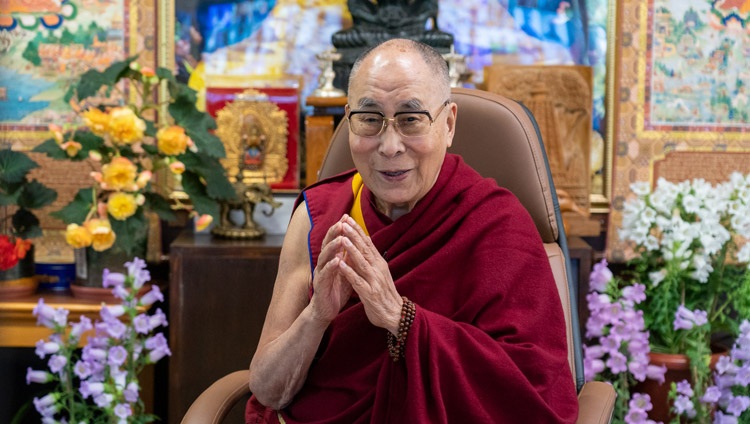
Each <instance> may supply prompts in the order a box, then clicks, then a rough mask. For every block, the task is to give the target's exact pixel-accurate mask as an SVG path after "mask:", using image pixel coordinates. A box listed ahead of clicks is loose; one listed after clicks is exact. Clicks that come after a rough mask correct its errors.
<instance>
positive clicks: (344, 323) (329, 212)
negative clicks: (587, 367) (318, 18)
mask: <svg viewBox="0 0 750 424" xmlns="http://www.w3.org/2000/svg"><path fill="white" fill-rule="evenodd" d="M450 94H451V93H450V85H449V77H448V68H447V66H446V63H445V61H444V60H443V58H442V57H441V56H440V54H438V53H437V52H436V51H434V50H433V49H431V48H430V47H427V46H426V45H422V44H419V43H417V42H413V41H409V40H403V39H397V40H390V41H387V42H385V43H383V44H381V45H379V46H377V47H375V48H374V49H372V50H370V51H368V52H366V53H364V54H363V56H362V57H361V58H359V59H358V60H357V62H356V63H355V64H354V67H353V68H352V72H351V79H350V85H349V94H348V101H349V104H348V105H347V107H346V118H347V119H348V120H349V125H350V133H349V145H350V147H351V152H352V157H353V159H354V163H355V165H356V169H355V170H352V171H350V172H346V173H344V174H341V175H338V176H335V177H332V178H330V179H326V180H323V181H320V182H318V183H316V184H314V185H312V186H310V187H308V188H307V189H305V190H304V191H303V193H302V195H301V198H300V200H299V205H298V206H297V208H296V210H295V212H294V214H293V216H292V219H291V221H290V224H289V229H288V232H287V235H286V238H285V240H284V245H283V248H282V253H281V259H280V264H279V271H278V277H277V279H276V285H275V287H274V292H273V297H272V300H271V304H270V306H269V309H268V314H267V316H266V321H265V324H264V327H263V332H262V334H261V337H260V342H259V345H258V350H257V351H256V353H255V356H254V357H253V360H252V363H251V364H250V389H251V391H252V392H253V397H252V398H251V399H250V401H249V402H248V405H247V409H246V416H245V418H246V422H248V423H259V422H271V423H278V422H282V423H283V422H286V423H346V424H351V423H370V422H371V423H398V422H405V423H561V422H573V421H575V418H576V415H577V399H576V393H575V388H574V384H573V378H572V376H571V375H570V370H569V367H568V364H567V356H566V355H567V354H566V344H565V343H566V341H565V328H564V318H563V311H562V306H561V305H560V300H559V296H558V294H557V291H556V288H555V284H554V280H553V276H552V272H551V270H550V267H549V262H548V259H547V256H546V254H545V251H544V248H543V246H542V241H541V239H540V237H539V235H538V233H537V231H536V228H535V226H534V224H533V222H532V220H531V218H530V217H529V215H528V213H527V212H526V210H525V209H524V208H523V206H522V205H521V204H520V203H519V201H518V200H517V199H516V198H515V197H514V196H513V195H512V194H511V193H510V192H509V191H508V190H506V189H503V188H500V187H498V186H497V184H496V183H495V182H494V180H490V179H485V178H482V177H481V176H480V175H479V174H478V173H477V172H476V171H474V170H473V169H471V168H470V167H468V166H467V165H466V164H465V163H464V162H463V161H462V159H461V158H460V157H459V156H455V155H452V154H447V149H448V147H449V146H450V145H451V143H452V140H453V135H454V132H455V128H456V116H457V106H456V104H455V103H452V102H451V100H450ZM498 136H499V137H502V134H498Z"/></svg>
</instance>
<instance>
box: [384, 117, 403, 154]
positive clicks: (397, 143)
mask: <svg viewBox="0 0 750 424" xmlns="http://www.w3.org/2000/svg"><path fill="white" fill-rule="evenodd" d="M405 149H406V147H405V146H404V143H403V142H402V140H401V134H399V133H398V131H396V127H395V126H394V125H393V121H386V127H385V128H384V129H383V132H382V133H380V144H379V145H378V153H380V154H381V155H383V156H385V157H389V158H390V157H394V156H397V155H399V154H401V153H403V152H404V150H405Z"/></svg>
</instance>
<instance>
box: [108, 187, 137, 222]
mask: <svg viewBox="0 0 750 424" xmlns="http://www.w3.org/2000/svg"><path fill="white" fill-rule="evenodd" d="M136 209H138V205H137V204H136V201H135V196H133V195H132V194H127V193H122V192H117V193H113V194H112V195H110V196H109V200H108V201H107V212H109V214H110V215H112V216H113V217H114V218H115V219H119V220H120V221H124V220H126V219H128V218H130V217H131V216H133V214H134V213H135V211H136Z"/></svg>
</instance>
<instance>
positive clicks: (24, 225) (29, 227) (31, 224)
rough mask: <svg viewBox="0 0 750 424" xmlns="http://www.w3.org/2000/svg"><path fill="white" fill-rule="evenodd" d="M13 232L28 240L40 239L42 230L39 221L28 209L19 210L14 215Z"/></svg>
mask: <svg viewBox="0 0 750 424" xmlns="http://www.w3.org/2000/svg"><path fill="white" fill-rule="evenodd" d="M12 222H13V224H12V225H13V230H14V231H13V232H14V233H15V234H16V236H18V237H21V238H24V239H28V238H33V237H40V236H41V235H42V229H41V227H39V219H38V218H37V217H36V216H35V215H34V214H33V213H31V211H29V210H28V209H23V208H22V209H19V210H18V211H16V213H15V214H13V219H12Z"/></svg>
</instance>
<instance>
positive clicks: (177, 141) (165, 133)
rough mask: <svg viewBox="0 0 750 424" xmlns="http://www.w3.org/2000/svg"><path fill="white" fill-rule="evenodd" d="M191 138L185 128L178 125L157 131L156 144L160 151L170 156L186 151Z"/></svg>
mask: <svg viewBox="0 0 750 424" xmlns="http://www.w3.org/2000/svg"><path fill="white" fill-rule="evenodd" d="M189 140H190V138H189V137H188V136H187V134H185V129H184V128H182V127H180V126H177V125H172V126H171V127H166V128H162V129H160V130H159V131H158V132H157V133H156V142H157V144H156V145H157V147H158V148H159V151H160V152H162V153H164V154H165V155H168V156H176V155H180V154H182V153H185V149H187V146H188V141H189Z"/></svg>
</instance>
